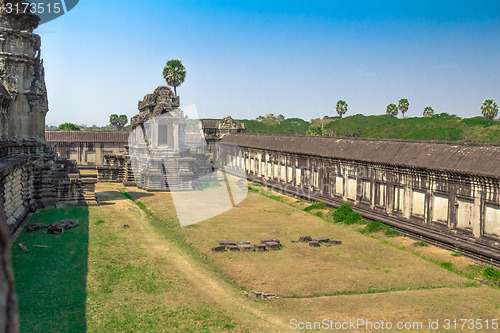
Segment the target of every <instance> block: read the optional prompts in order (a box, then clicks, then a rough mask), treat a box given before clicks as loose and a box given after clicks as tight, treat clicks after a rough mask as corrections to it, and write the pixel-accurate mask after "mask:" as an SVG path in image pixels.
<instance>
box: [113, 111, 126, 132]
mask: <svg viewBox="0 0 500 333" xmlns="http://www.w3.org/2000/svg"><path fill="white" fill-rule="evenodd" d="M127 122H128V118H127V116H126V115H124V114H122V115H117V114H112V115H111V116H109V123H110V124H111V125H113V126H114V127H116V129H117V130H119V131H121V130H122V129H123V128H124V127H125V125H127Z"/></svg>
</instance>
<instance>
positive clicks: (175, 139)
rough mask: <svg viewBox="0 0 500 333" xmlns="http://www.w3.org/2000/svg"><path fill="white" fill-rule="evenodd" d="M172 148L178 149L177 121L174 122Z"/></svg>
mask: <svg viewBox="0 0 500 333" xmlns="http://www.w3.org/2000/svg"><path fill="white" fill-rule="evenodd" d="M173 127H174V132H173V134H174V148H175V149H179V123H177V122H175V123H174V126H173Z"/></svg>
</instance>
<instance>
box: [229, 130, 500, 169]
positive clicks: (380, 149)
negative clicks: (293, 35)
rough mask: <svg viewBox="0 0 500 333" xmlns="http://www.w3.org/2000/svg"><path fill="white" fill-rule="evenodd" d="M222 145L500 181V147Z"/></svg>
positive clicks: (273, 140) (319, 140)
mask: <svg viewBox="0 0 500 333" xmlns="http://www.w3.org/2000/svg"><path fill="white" fill-rule="evenodd" d="M221 143H222V144H224V143H227V144H235V145H238V146H240V147H250V148H259V149H267V150H273V151H279V152H287V153H296V154H305V155H316V156H322V157H328V158H335V159H342V160H355V161H361V162H370V163H377V164H386V165H393V166H402V167H409V168H418V169H427V170H436V171H445V172H453V173H461V174H467V175H477V176H486V177H493V178H496V179H500V144H480V143H461V142H443V141H411V140H390V139H366V138H337V137H324V136H285V135H283V136H281V135H258V134H227V135H226V136H224V137H223V138H222V140H221Z"/></svg>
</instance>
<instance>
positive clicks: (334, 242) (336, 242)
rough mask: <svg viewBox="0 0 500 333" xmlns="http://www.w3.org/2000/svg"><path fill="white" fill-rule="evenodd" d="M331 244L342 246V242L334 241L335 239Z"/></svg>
mask: <svg viewBox="0 0 500 333" xmlns="http://www.w3.org/2000/svg"><path fill="white" fill-rule="evenodd" d="M330 244H333V245H340V244H342V241H339V240H333V239H332V240H331V241H330Z"/></svg>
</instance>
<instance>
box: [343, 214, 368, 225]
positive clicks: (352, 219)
mask: <svg viewBox="0 0 500 333" xmlns="http://www.w3.org/2000/svg"><path fill="white" fill-rule="evenodd" d="M344 223H345V224H365V223H366V221H365V219H363V218H362V217H361V214H359V213H358V212H355V211H353V212H351V213H350V214H348V215H347V216H346V217H345V219H344Z"/></svg>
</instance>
